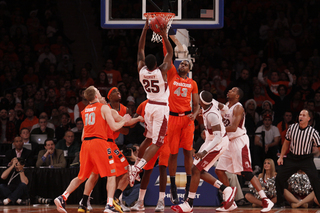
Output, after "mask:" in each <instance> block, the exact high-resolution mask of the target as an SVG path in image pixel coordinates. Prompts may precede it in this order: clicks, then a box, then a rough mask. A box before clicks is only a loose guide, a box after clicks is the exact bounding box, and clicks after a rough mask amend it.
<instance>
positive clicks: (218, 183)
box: [213, 180, 227, 191]
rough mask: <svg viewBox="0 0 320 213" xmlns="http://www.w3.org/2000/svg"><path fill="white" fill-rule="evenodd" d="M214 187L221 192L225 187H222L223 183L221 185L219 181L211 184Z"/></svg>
mask: <svg viewBox="0 0 320 213" xmlns="http://www.w3.org/2000/svg"><path fill="white" fill-rule="evenodd" d="M213 186H214V187H216V188H218V189H220V190H221V191H224V190H225V189H226V188H227V187H226V186H225V185H223V183H221V182H220V181H219V180H216V182H214V184H213Z"/></svg>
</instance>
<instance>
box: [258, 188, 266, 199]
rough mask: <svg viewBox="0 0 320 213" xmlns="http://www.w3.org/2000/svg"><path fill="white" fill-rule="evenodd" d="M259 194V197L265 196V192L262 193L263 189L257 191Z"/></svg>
mask: <svg viewBox="0 0 320 213" xmlns="http://www.w3.org/2000/svg"><path fill="white" fill-rule="evenodd" d="M259 195H260V197H261V198H265V197H267V196H266V193H264V191H263V190H262V189H261V190H260V191H259Z"/></svg>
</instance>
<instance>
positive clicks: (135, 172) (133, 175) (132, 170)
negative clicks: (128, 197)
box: [128, 165, 142, 187]
mask: <svg viewBox="0 0 320 213" xmlns="http://www.w3.org/2000/svg"><path fill="white" fill-rule="evenodd" d="M128 170H129V184H130V186H131V187H133V185H134V182H135V180H136V179H137V180H139V178H138V176H139V173H140V172H141V171H142V170H141V169H140V168H138V167H136V166H134V165H133V166H131V165H129V169H128Z"/></svg>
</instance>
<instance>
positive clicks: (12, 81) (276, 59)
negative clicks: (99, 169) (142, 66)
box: [0, 0, 320, 171]
mask: <svg viewBox="0 0 320 213" xmlns="http://www.w3.org/2000/svg"><path fill="white" fill-rule="evenodd" d="M91 2H92V7H93V9H94V10H95V11H99V10H100V4H99V3H100V0H92V1H91ZM224 5H225V11H224V27H223V28H222V29H216V30H190V31H189V34H190V37H191V41H192V44H194V45H195V46H196V47H197V49H198V50H197V53H196V54H195V55H194V56H195V59H196V60H195V63H194V64H193V70H192V72H193V74H192V76H193V79H194V80H195V81H196V82H197V84H198V88H199V91H202V90H206V91H209V92H211V93H212V94H213V95H214V97H215V98H216V99H217V100H218V101H220V102H222V103H225V102H226V101H227V98H226V93H227V92H228V90H229V89H231V88H232V87H234V86H237V87H239V88H241V89H242V90H243V91H244V98H243V99H242V100H241V103H242V104H243V106H244V107H245V110H246V128H247V132H248V135H249V137H250V142H251V144H250V146H251V147H250V148H251V152H252V153H251V154H252V156H253V167H254V169H257V171H259V169H260V171H261V168H263V162H264V159H265V158H270V159H273V161H274V162H276V159H277V153H279V152H280V151H281V149H280V147H281V143H282V142H283V141H284V137H285V133H286V129H287V128H288V126H289V125H290V124H292V123H294V122H297V115H298V113H299V112H300V111H301V110H302V109H303V108H307V109H309V110H310V111H311V113H312V114H311V120H310V122H309V124H310V125H311V126H313V127H314V128H315V129H316V130H318V131H320V53H319V50H320V40H319V39H318V38H319V37H320V13H319V11H318V8H319V7H320V2H319V1H303V0H295V1H290V0H287V1H276V0H261V1H255V0H232V1H225V2H224ZM97 14H99V12H97ZM97 20H99V17H97ZM63 29H64V25H63V22H62V20H61V17H60V14H59V10H58V8H57V1H56V0H51V1H42V0H33V1H18V0H14V1H12V0H10V1H9V0H7V1H5V0H2V1H0V85H1V86H0V122H1V128H0V145H1V144H10V145H11V144H13V147H11V146H10V150H9V151H8V150H0V152H1V153H0V154H1V155H6V153H7V154H8V153H9V152H11V151H12V150H11V148H14V149H16V153H18V152H21V150H23V151H22V152H25V149H26V148H23V149H22V147H23V146H22V145H21V142H20V141H22V142H23V143H30V144H31V151H30V153H31V154H30V156H31V159H30V161H28V160H27V161H26V166H42V165H46V166H50V165H51V166H52V165H53V164H52V162H50V159H51V157H50V156H51V155H52V153H51V152H50V151H48V150H50V149H52V148H53V149H61V150H64V151H63V152H62V153H60V154H62V157H63V156H73V157H74V156H76V155H77V152H79V150H80V146H81V140H80V137H81V131H82V128H83V122H82V119H81V118H79V117H80V112H81V110H82V109H84V107H85V106H86V105H87V104H88V102H87V100H85V99H84V97H83V91H84V88H86V87H88V86H90V85H95V86H96V87H97V88H98V89H99V90H100V92H101V94H102V95H103V96H105V97H106V94H107V93H108V91H109V89H110V88H111V87H113V86H116V87H118V89H119V91H120V93H121V97H122V100H121V103H122V104H124V105H125V106H127V107H128V108H129V109H130V110H129V111H130V113H131V114H132V115H133V114H134V113H135V110H136V108H137V106H138V105H139V104H140V103H142V102H143V101H144V100H145V99H146V96H145V92H144V90H143V87H142V85H141V84H140V82H139V80H138V72H137V64H136V53H137V48H138V47H137V45H138V40H139V35H140V33H141V30H133V29H131V30H119V29H104V30H101V36H102V38H103V43H102V48H101V51H102V53H103V56H104V58H105V59H106V60H105V66H104V67H103V68H101V69H100V70H94V69H93V66H92V65H91V64H90V63H89V62H88V63H86V64H85V65H84V67H75V66H74V62H73V57H72V50H71V48H70V44H71V43H72V42H73V40H71V39H70V38H68V37H67V36H66V35H65V34H64V30H63ZM149 31H151V30H149ZM199 32H200V33H199ZM148 37H149V39H147V43H146V52H147V53H154V54H155V55H156V56H157V58H158V59H159V61H161V59H162V57H163V56H162V54H159V53H161V48H162V44H155V43H152V42H151V41H150V38H151V32H148ZM201 118H202V117H201V115H200V116H198V119H197V122H196V124H197V126H196V134H195V142H196V141H197V140H201V137H200V132H201V127H202V123H203V122H202V121H201ZM143 131H144V129H143V126H141V125H136V126H135V127H134V129H130V131H129V134H128V135H126V136H124V137H123V139H122V140H121V141H120V142H119V145H123V144H140V143H141V142H142V141H143V139H144V137H143V136H142V133H143ZM262 132H264V133H262ZM39 134H40V135H41V134H45V135H47V138H48V139H47V140H46V141H45V142H44V141H42V144H38V143H37V141H32V140H33V138H36V137H32V135H36V136H37V135H39ZM262 134H264V138H263V137H262ZM263 144H264V146H262V145H263ZM17 155H18V154H17ZM20 156H23V155H21V153H20V154H19V157H20ZM44 157H45V158H44ZM49 158H50V159H49ZM11 159H12V158H11V157H10V156H9V154H8V155H6V159H5V160H4V161H3V165H5V166H9V165H10V162H11ZM65 166H66V163H65V162H64V163H62V164H59V166H58V167H65Z"/></svg>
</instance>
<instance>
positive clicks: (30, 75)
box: [22, 66, 39, 85]
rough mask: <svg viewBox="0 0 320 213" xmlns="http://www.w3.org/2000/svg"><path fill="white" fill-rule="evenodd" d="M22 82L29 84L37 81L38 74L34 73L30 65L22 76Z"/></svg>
mask: <svg viewBox="0 0 320 213" xmlns="http://www.w3.org/2000/svg"><path fill="white" fill-rule="evenodd" d="M22 80H23V83H25V84H31V83H36V84H37V85H38V83H39V78H38V76H37V75H36V74H35V73H34V69H33V67H32V66H30V67H28V72H27V74H25V75H24V76H23V79H22Z"/></svg>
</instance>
